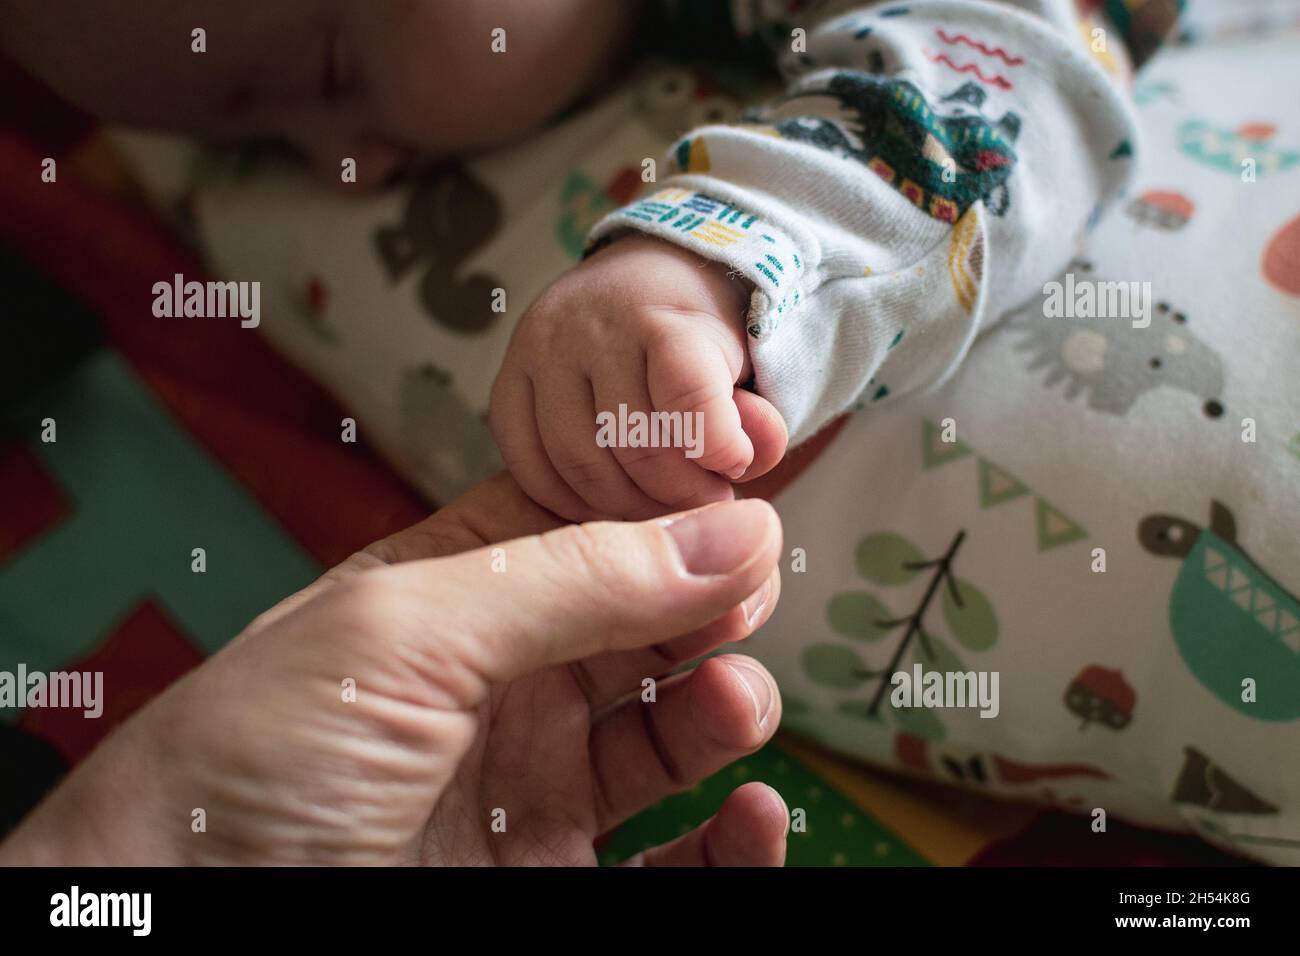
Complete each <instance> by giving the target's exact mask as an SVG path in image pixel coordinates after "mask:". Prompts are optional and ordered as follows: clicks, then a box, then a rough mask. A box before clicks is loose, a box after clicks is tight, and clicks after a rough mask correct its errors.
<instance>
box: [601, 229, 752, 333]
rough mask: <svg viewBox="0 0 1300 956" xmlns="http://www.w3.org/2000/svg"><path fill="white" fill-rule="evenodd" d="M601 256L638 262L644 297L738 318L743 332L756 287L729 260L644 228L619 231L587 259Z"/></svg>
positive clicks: (687, 309)
mask: <svg viewBox="0 0 1300 956" xmlns="http://www.w3.org/2000/svg"><path fill="white" fill-rule="evenodd" d="M601 257H606V258H608V257H619V258H624V257H626V258H627V259H628V260H629V261H634V262H635V265H636V268H637V269H638V270H639V271H641V273H642V276H643V278H642V280H641V282H640V283H639V289H638V290H637V291H638V297H639V298H640V299H641V300H642V301H643V302H644V301H653V302H654V303H655V304H656V305H658V306H660V307H663V308H666V309H675V310H679V311H682V312H702V313H706V314H708V315H712V316H716V317H718V318H721V319H727V320H734V322H733V323H731V324H733V325H734V327H735V328H736V329H737V330H739V331H740V332H741V333H742V334H743V332H744V328H745V317H746V315H747V313H748V311H749V299H750V294H751V292H752V286H751V284H750V283H749V281H748V280H747V279H745V278H744V277H743V276H741V275H739V274H738V273H735V272H733V271H732V270H731V269H730V268H729V267H728V266H727V265H726V264H725V263H722V262H717V261H714V260H712V259H705V258H704V257H702V256H700V255H699V254H698V253H695V252H692V251H691V250H689V249H685V248H683V247H681V246H678V245H675V244H673V243H671V242H668V241H666V240H664V239H658V238H656V237H654V236H647V235H642V234H640V233H627V234H624V235H622V236H619V237H618V238H616V239H614V240H613V241H611V242H609V243H607V244H605V245H604V246H602V247H601V248H600V249H599V250H598V251H597V252H595V253H594V254H592V255H591V256H589V257H588V259H587V261H588V262H595V261H597V260H599V259H600V258H601Z"/></svg>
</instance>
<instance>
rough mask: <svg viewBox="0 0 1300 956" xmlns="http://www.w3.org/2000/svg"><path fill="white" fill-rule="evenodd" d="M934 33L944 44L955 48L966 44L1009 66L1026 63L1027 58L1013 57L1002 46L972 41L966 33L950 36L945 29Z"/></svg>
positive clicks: (939, 29) (938, 28)
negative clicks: (959, 44) (956, 45)
mask: <svg viewBox="0 0 1300 956" xmlns="http://www.w3.org/2000/svg"><path fill="white" fill-rule="evenodd" d="M934 32H935V35H936V36H938V38H939V39H940V40H942V41H943V42H944V43H947V44H948V45H949V46H953V45H955V44H958V43H964V44H966V45H967V46H968V47H973V48H974V49H976V50H979V51H980V52H981V53H983V54H984V55H985V56H995V57H997V58H998V59H999V60H1001V61H1002V62H1003V63H1005V64H1006V65H1007V66H1019V65H1020V64H1022V63H1024V62H1025V58H1024V57H1023V56H1011V55H1010V54H1008V53H1007V51H1006V50H1004V49H1002V47H1000V46H993V47H991V46H986V45H985V44H983V43H981V42H980V41H979V40H972V39H971V38H970V37H968V36H967V35H966V34H964V33H956V34H952V35H951V36H950V35H949V34H947V33H944V32H943V27H937V28H936V29H935V31H934Z"/></svg>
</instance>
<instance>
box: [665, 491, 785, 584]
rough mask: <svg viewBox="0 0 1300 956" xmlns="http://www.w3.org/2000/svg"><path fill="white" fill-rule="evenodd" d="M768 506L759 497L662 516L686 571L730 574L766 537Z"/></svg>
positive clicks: (747, 558)
mask: <svg viewBox="0 0 1300 956" xmlns="http://www.w3.org/2000/svg"><path fill="white" fill-rule="evenodd" d="M767 510H768V505H766V504H765V503H763V502H762V501H759V500H757V499H754V500H749V501H725V502H720V503H718V504H712V505H705V506H704V507H703V508H697V509H696V510H695V511H688V512H686V514H683V515H674V516H671V517H668V518H664V519H661V523H662V524H663V525H664V527H665V528H666V529H667V531H668V534H669V535H670V536H671V537H672V539H673V544H675V545H676V546H677V553H678V554H679V555H680V556H681V559H682V566H683V567H685V568H686V573H687V574H694V575H698V576H702V577H706V576H708V575H712V574H727V573H728V572H730V571H734V570H736V569H737V568H739V567H741V566H742V565H744V564H745V563H746V562H747V561H749V559H750V558H752V557H753V556H754V552H756V551H757V550H758V549H759V548H760V547H761V546H762V543H763V541H764V539H765V538H766V537H767V533H768V532H767V516H766V514H765V512H767Z"/></svg>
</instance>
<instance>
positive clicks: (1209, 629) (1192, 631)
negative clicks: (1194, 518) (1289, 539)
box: [1138, 501, 1300, 720]
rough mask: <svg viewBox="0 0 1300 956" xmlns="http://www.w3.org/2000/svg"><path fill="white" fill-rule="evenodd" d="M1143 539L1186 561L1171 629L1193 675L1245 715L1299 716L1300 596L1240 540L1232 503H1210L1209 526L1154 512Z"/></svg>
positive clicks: (1152, 549)
mask: <svg viewBox="0 0 1300 956" xmlns="http://www.w3.org/2000/svg"><path fill="white" fill-rule="evenodd" d="M1138 541H1139V542H1140V543H1141V545H1142V547H1143V548H1145V549H1146V550H1147V551H1148V552H1149V553H1151V554H1153V555H1157V556H1159V557H1167V558H1177V559H1179V560H1180V561H1181V562H1182V568H1181V570H1180V571H1179V573H1178V577H1177V578H1176V579H1175V580H1174V586H1173V591H1172V593H1171V594H1170V595H1169V629H1170V630H1171V631H1172V632H1173V636H1174V643H1175V644H1177V645H1178V650H1179V653H1181V654H1182V656H1183V660H1184V661H1185V662H1186V663H1187V666H1188V668H1189V669H1190V670H1191V672H1192V674H1193V675H1194V676H1195V677H1196V679H1197V680H1198V681H1200V682H1201V683H1202V684H1203V685H1204V686H1205V687H1206V688H1208V689H1209V690H1210V691H1211V692H1212V693H1213V694H1214V695H1215V696H1216V697H1218V698H1219V699H1220V700H1221V701H1223V702H1224V703H1225V704H1227V705H1228V706H1229V707H1231V708H1232V709H1233V710H1236V711H1238V712H1239V713H1242V714H1245V715H1246V716H1247V717H1254V718H1256V719H1257V720H1295V719H1296V718H1300V602H1297V601H1296V599H1295V597H1294V596H1293V595H1292V594H1290V593H1288V592H1287V591H1285V590H1284V589H1283V588H1282V586H1281V585H1280V584H1278V583H1277V581H1275V580H1273V578H1271V577H1269V575H1268V574H1266V573H1265V572H1264V571H1263V569H1261V568H1260V567H1259V565H1257V564H1256V563H1255V562H1254V561H1253V560H1251V558H1250V556H1249V555H1247V554H1246V552H1245V551H1243V550H1242V549H1241V547H1240V546H1239V545H1238V544H1237V522H1236V519H1235V518H1234V517H1233V514H1232V512H1231V511H1229V510H1228V508H1227V506H1226V505H1224V504H1222V503H1221V502H1218V501H1213V502H1211V504H1210V526H1209V527H1208V528H1201V527H1198V526H1197V525H1195V524H1193V523H1192V522H1191V521H1187V520H1185V519H1183V518H1177V517H1173V516H1171V515H1149V516H1147V517H1146V518H1143V519H1142V521H1141V523H1140V524H1139V525H1138ZM1248 681H1253V686H1254V690H1255V693H1254V694H1253V695H1250V694H1247V693H1246V690H1247V687H1248V686H1250V685H1249V684H1248Z"/></svg>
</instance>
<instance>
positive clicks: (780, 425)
mask: <svg viewBox="0 0 1300 956" xmlns="http://www.w3.org/2000/svg"><path fill="white" fill-rule="evenodd" d="M732 397H733V398H734V400H735V402H736V408H737V409H738V410H739V411H740V425H741V427H742V428H744V429H745V434H746V435H748V436H749V441H750V443H751V444H752V445H753V446H754V460H753V462H751V463H750V466H749V470H747V471H746V472H745V473H744V474H743V475H741V476H740V478H739V479H738V480H739V481H749V480H750V479H752V478H757V477H758V476H759V475H765V474H767V473H768V472H769V471H771V470H772V469H773V468H775V467H776V465H777V463H778V462H779V461H780V460H781V459H782V458H784V457H785V449H786V443H787V442H788V441H789V432H788V431H787V430H786V427H785V419H784V418H782V417H781V413H780V412H778V411H777V410H776V407H775V406H774V405H773V404H772V403H771V402H769V401H768V400H767V399H765V398H763V397H762V396H761V395H756V394H754V393H753V392H748V391H746V390H745V389H743V388H737V389H736V390H735V392H734V393H733V395H732Z"/></svg>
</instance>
